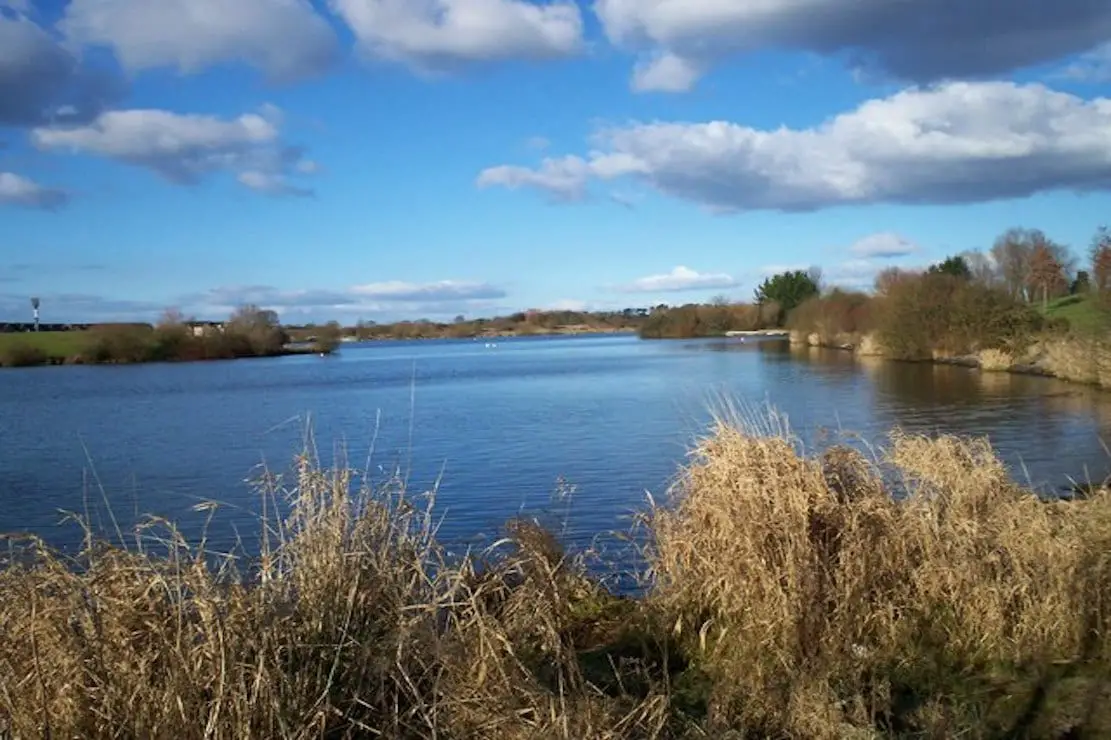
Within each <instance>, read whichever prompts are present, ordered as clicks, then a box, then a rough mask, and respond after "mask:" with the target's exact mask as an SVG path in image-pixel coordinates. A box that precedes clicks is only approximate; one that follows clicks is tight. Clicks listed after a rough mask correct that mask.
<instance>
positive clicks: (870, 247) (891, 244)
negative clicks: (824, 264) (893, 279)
mask: <svg viewBox="0 0 1111 740" xmlns="http://www.w3.org/2000/svg"><path fill="white" fill-rule="evenodd" d="M849 251H850V252H852V253H853V254H854V255H856V256H857V257H862V258H865V259H869V258H873V259H891V258H892V257H905V256H906V255H908V254H913V253H914V252H916V251H918V245H917V244H915V243H914V242H912V241H910V240H909V239H905V238H903V237H901V236H899V235H898V234H895V233H892V232H883V233H880V234H872V235H871V236H866V237H864V238H863V239H861V240H859V241H858V242H856V243H855V244H853V245H852V246H851V247H849Z"/></svg>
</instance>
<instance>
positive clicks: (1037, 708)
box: [650, 423, 1111, 738]
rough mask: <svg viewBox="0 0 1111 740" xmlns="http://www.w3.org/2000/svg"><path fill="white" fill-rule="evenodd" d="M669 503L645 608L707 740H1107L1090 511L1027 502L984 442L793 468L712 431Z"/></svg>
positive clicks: (1099, 514)
mask: <svg viewBox="0 0 1111 740" xmlns="http://www.w3.org/2000/svg"><path fill="white" fill-rule="evenodd" d="M677 494H678V495H677V499H676V502H675V505H674V507H673V508H671V509H668V510H660V511H657V512H656V514H655V517H654V522H653V529H654V533H655V544H654V548H655V552H654V555H653V560H654V569H655V575H656V578H657V581H656V586H655V590H654V592H653V594H652V595H651V597H650V598H651V600H652V601H653V602H654V605H655V608H657V609H658V610H659V611H660V612H661V613H663V614H667V615H668V618H669V619H673V620H674V621H673V625H674V631H675V633H676V634H681V635H684V636H685V642H684V645H683V647H684V648H685V650H686V651H687V655H688V658H689V659H690V661H691V662H692V664H694V665H697V666H698V667H699V669H700V670H701V671H703V672H704V673H705V675H706V681H707V685H708V687H709V688H708V690H707V705H708V715H707V719H706V727H707V728H708V729H709V730H710V731H711V733H712V734H713V733H721V732H725V731H727V730H728V729H729V728H736V727H744V728H748V730H749V731H750V732H753V733H755V735H756V736H758V737H804V738H841V737H849V736H854V735H855V734H857V733H860V732H862V731H867V732H882V733H883V734H884V735H885V736H920V737H921V736H925V737H958V736H960V737H1012V736H1023V737H1046V738H1049V737H1064V736H1065V735H1064V734H1062V733H1064V732H1066V731H1073V730H1077V729H1078V728H1080V729H1083V728H1087V729H1088V731H1089V732H1092V733H1095V734H1092V735H1091V736H1092V737H1095V736H1097V735H1098V732H1102V733H1108V732H1111V716H1109V715H1108V703H1107V698H1108V697H1109V696H1111V674H1109V671H1108V668H1109V666H1111V638H1109V636H1108V632H1107V628H1108V626H1109V623H1111V622H1109V620H1111V495H1109V494H1108V493H1106V492H1102V493H1098V494H1097V495H1095V496H1094V497H1093V498H1092V499H1090V500H1087V501H1083V502H1074V503H1060V504H1055V503H1046V502H1044V501H1042V500H1040V499H1039V498H1038V497H1037V496H1035V495H1034V494H1032V493H1031V492H1029V491H1026V490H1023V489H1021V488H1019V487H1018V486H1016V485H1015V484H1014V483H1013V482H1012V481H1011V480H1010V479H1009V478H1008V477H1007V474H1006V471H1005V469H1004V467H1003V465H1002V464H1001V463H1000V462H999V461H998V459H997V458H996V457H995V455H994V454H993V452H992V450H991V448H990V446H989V445H988V444H987V443H986V442H985V441H962V440H959V439H955V438H952V437H941V438H939V439H935V440H930V439H926V438H923V437H913V436H904V435H901V434H895V435H893V436H892V439H891V444H890V447H889V449H888V450H887V451H885V452H883V453H880V454H878V455H877V456H876V459H874V460H872V459H868V458H866V457H865V456H863V455H861V454H860V453H859V452H856V451H854V450H850V449H848V448H835V449H833V450H830V451H829V452H827V453H826V454H824V455H823V456H822V457H821V458H819V459H807V458H804V457H802V456H800V455H798V454H797V446H796V444H795V443H793V442H792V440H791V439H790V437H789V435H784V434H779V435H774V436H765V435H762V434H753V433H750V432H746V431H745V430H744V429H742V428H738V426H737V425H735V424H724V423H723V424H720V425H719V426H718V428H717V430H716V433H715V434H713V435H712V436H711V437H709V438H708V439H706V440H705V441H704V442H703V443H702V444H701V445H700V446H699V447H698V448H697V449H696V450H695V457H694V459H693V461H692V463H691V464H690V466H689V467H688V469H687V470H686V471H685V474H684V476H683V478H682V480H681V481H680V484H679V488H678V492H677ZM1100 712H1102V714H1100ZM1093 728H1098V732H1097V731H1096V730H1094V729H1093ZM1016 732H1021V733H1025V734H1021V735H1013V734H1012V733H1016ZM1098 736H1106V735H1098Z"/></svg>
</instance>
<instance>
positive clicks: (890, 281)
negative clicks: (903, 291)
mask: <svg viewBox="0 0 1111 740" xmlns="http://www.w3.org/2000/svg"><path fill="white" fill-rule="evenodd" d="M918 274H919V273H917V272H914V271H911V270H904V269H903V268H901V267H886V268H884V269H882V270H880V271H879V273H877V274H876V280H875V290H876V295H881V296H884V295H887V294H889V293H890V292H891V288H893V287H894V286H896V285H898V284H899V283H901V282H903V281H905V280H910V279H911V278H914V277H916V276H917V275H918Z"/></svg>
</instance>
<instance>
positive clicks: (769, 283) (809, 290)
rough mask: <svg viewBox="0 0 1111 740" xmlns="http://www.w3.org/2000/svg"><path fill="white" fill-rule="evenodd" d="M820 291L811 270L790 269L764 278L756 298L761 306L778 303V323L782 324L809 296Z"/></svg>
mask: <svg viewBox="0 0 1111 740" xmlns="http://www.w3.org/2000/svg"><path fill="white" fill-rule="evenodd" d="M819 292H820V289H819V287H818V282H817V281H816V280H815V279H814V275H812V274H811V273H810V272H807V271H804V270H789V271H787V272H781V273H779V274H778V275H773V276H772V277H770V278H767V279H766V280H764V282H763V283H761V285H760V287H759V288H757V289H756V295H755V298H756V304H757V305H759V306H763V305H765V304H768V303H776V304H778V305H779V312H778V313H779V315H778V316H777V321H776V323H777V324H780V325H782V323H783V319H784V318H786V315H787V314H789V313H790V312H791V311H792V310H794V309H795V308H796V307H797V306H798V305H799V304H801V303H802V302H803V301H805V300H806V299H807V298H812V297H814V296H816V295H818V294H819Z"/></svg>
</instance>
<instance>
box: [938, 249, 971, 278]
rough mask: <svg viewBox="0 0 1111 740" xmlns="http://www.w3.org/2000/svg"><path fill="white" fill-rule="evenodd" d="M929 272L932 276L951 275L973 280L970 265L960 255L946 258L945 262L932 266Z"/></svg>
mask: <svg viewBox="0 0 1111 740" xmlns="http://www.w3.org/2000/svg"><path fill="white" fill-rule="evenodd" d="M927 272H929V273H930V274H932V275H951V276H953V277H956V278H961V279H964V280H971V279H972V271H971V270H970V269H969V268H968V263H967V262H965V261H964V257H962V256H960V255H959V254H958V255H955V256H953V257H946V258H945V260H944V261H942V262H939V263H938V264H936V265H931V266H930V269H929V270H927Z"/></svg>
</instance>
